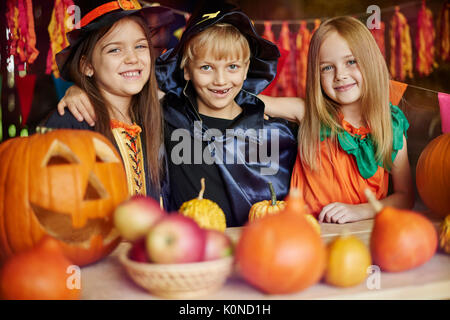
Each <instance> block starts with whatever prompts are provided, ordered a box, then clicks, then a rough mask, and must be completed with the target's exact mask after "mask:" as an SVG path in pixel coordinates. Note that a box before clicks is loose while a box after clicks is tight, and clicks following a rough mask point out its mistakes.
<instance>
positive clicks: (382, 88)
mask: <svg viewBox="0 0 450 320" xmlns="http://www.w3.org/2000/svg"><path fill="white" fill-rule="evenodd" d="M332 32H337V33H338V34H339V35H340V36H341V37H342V38H344V39H345V40H346V41H347V43H348V46H349V47H350V50H351V51H352V54H353V56H354V57H355V59H356V61H357V63H358V66H359V68H360V71H361V74H362V77H363V84H362V88H361V107H362V110H361V114H362V117H363V120H364V121H365V123H366V124H367V125H368V127H369V128H370V130H371V132H370V134H371V137H372V140H373V142H374V144H375V151H376V153H375V156H376V159H377V160H378V161H382V163H383V165H384V167H385V168H387V169H390V168H391V167H392V143H393V142H392V139H393V134H392V124H391V112H390V108H389V72H388V69H387V66H386V62H385V60H384V58H383V55H382V54H381V52H380V50H379V48H378V46H377V44H376V42H375V40H374V38H373V36H372V34H371V33H370V31H369V30H368V29H367V28H366V26H365V25H364V24H363V23H362V22H360V21H358V20H357V19H355V18H352V17H336V18H332V19H329V20H327V21H325V22H323V23H322V24H321V25H320V27H319V28H318V29H317V30H316V31H315V32H314V35H313V37H312V38H311V43H310V47H309V52H308V68H307V72H306V83H307V84H308V86H307V90H306V98H305V116H304V119H303V121H302V125H301V127H300V129H299V137H298V141H299V142H300V141H301V143H299V152H300V156H301V159H302V162H303V164H304V165H306V166H308V167H309V168H311V169H313V170H314V169H316V168H317V166H316V163H317V159H318V158H317V155H318V151H319V149H320V128H321V125H325V126H327V127H329V128H331V132H332V136H331V138H332V140H334V141H335V142H336V139H337V137H336V133H337V132H339V130H343V128H342V126H341V124H340V123H339V122H338V114H339V108H340V106H339V105H338V104H337V103H336V102H334V101H333V100H331V99H330V98H329V97H328V96H326V94H325V93H324V92H323V91H322V87H321V84H320V68H319V65H320V58H319V51H320V46H321V45H322V43H323V41H324V40H325V38H326V37H328V36H329V35H330V33H332Z"/></svg>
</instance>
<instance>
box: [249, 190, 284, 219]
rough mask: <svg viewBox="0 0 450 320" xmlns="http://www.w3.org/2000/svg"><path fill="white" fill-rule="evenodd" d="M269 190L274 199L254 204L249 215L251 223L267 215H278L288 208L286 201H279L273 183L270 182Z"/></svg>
mask: <svg viewBox="0 0 450 320" xmlns="http://www.w3.org/2000/svg"><path fill="white" fill-rule="evenodd" d="M269 189H270V194H271V197H272V199H271V200H263V201H259V202H257V203H255V204H253V205H252V207H251V208H250V212H249V214H248V220H249V221H253V220H256V219H258V218H262V217H264V216H265V215H267V214H276V213H278V212H280V211H281V210H283V209H284V208H285V207H286V202H285V201H281V200H277V194H276V193H275V190H274V189H273V185H272V182H269Z"/></svg>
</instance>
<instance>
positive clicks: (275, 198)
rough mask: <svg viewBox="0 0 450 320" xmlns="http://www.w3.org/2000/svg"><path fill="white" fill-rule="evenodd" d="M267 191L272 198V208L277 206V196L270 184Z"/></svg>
mask: <svg viewBox="0 0 450 320" xmlns="http://www.w3.org/2000/svg"><path fill="white" fill-rule="evenodd" d="M269 189H270V195H271V197H272V206H275V205H276V204H277V194H276V193H275V190H274V188H273V185H272V182H269Z"/></svg>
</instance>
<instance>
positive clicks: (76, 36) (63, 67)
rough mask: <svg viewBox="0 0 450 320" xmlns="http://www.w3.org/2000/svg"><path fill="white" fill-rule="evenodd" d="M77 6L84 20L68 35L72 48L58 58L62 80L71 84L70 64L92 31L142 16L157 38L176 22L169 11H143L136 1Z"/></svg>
mask: <svg viewBox="0 0 450 320" xmlns="http://www.w3.org/2000/svg"><path fill="white" fill-rule="evenodd" d="M74 4H75V5H76V6H77V9H79V12H80V18H81V20H80V21H79V22H78V23H77V21H75V23H76V24H75V28H74V29H73V30H72V31H70V32H68V33H67V40H68V41H69V46H68V47H66V48H64V49H63V50H62V51H60V52H58V53H57V54H56V63H57V65H58V68H59V71H60V74H61V77H63V78H64V79H65V80H69V81H71V77H70V74H69V68H68V61H70V59H71V57H72V54H73V52H74V51H75V50H74V49H75V48H77V47H78V45H79V44H80V43H81V42H82V41H83V40H84V39H86V38H87V36H88V35H89V34H90V33H92V32H93V31H96V30H98V29H101V28H104V27H107V26H110V25H113V24H114V23H115V22H117V21H118V20H120V19H122V18H124V17H126V16H129V15H140V16H142V17H143V18H144V19H145V20H146V21H147V23H148V26H149V28H150V30H151V31H152V33H153V34H154V33H156V32H157V31H158V30H159V29H160V28H161V27H163V26H166V25H168V24H170V23H171V22H172V21H173V20H174V13H173V11H172V10H171V9H170V8H166V7H162V6H154V7H144V8H143V7H142V6H141V5H140V3H139V2H138V1H137V0H114V1H113V0H75V1H74ZM75 12H76V11H75Z"/></svg>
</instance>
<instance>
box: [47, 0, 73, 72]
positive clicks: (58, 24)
mask: <svg viewBox="0 0 450 320" xmlns="http://www.w3.org/2000/svg"><path fill="white" fill-rule="evenodd" d="M73 5H74V4H73V1H72V0H55V4H54V6H53V12H52V16H51V19H50V24H49V25H48V28H47V30H48V35H49V37H50V48H49V50H48V54H47V69H46V73H47V74H50V73H51V72H53V75H54V76H55V78H59V70H58V66H57V64H56V60H55V54H57V53H58V52H59V51H61V50H62V49H64V48H65V47H67V46H68V45H69V41H68V40H67V37H66V33H67V32H69V31H71V30H72V29H73V25H69V23H68V22H69V21H70V20H71V16H70V14H69V12H68V8H69V7H70V6H73Z"/></svg>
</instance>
